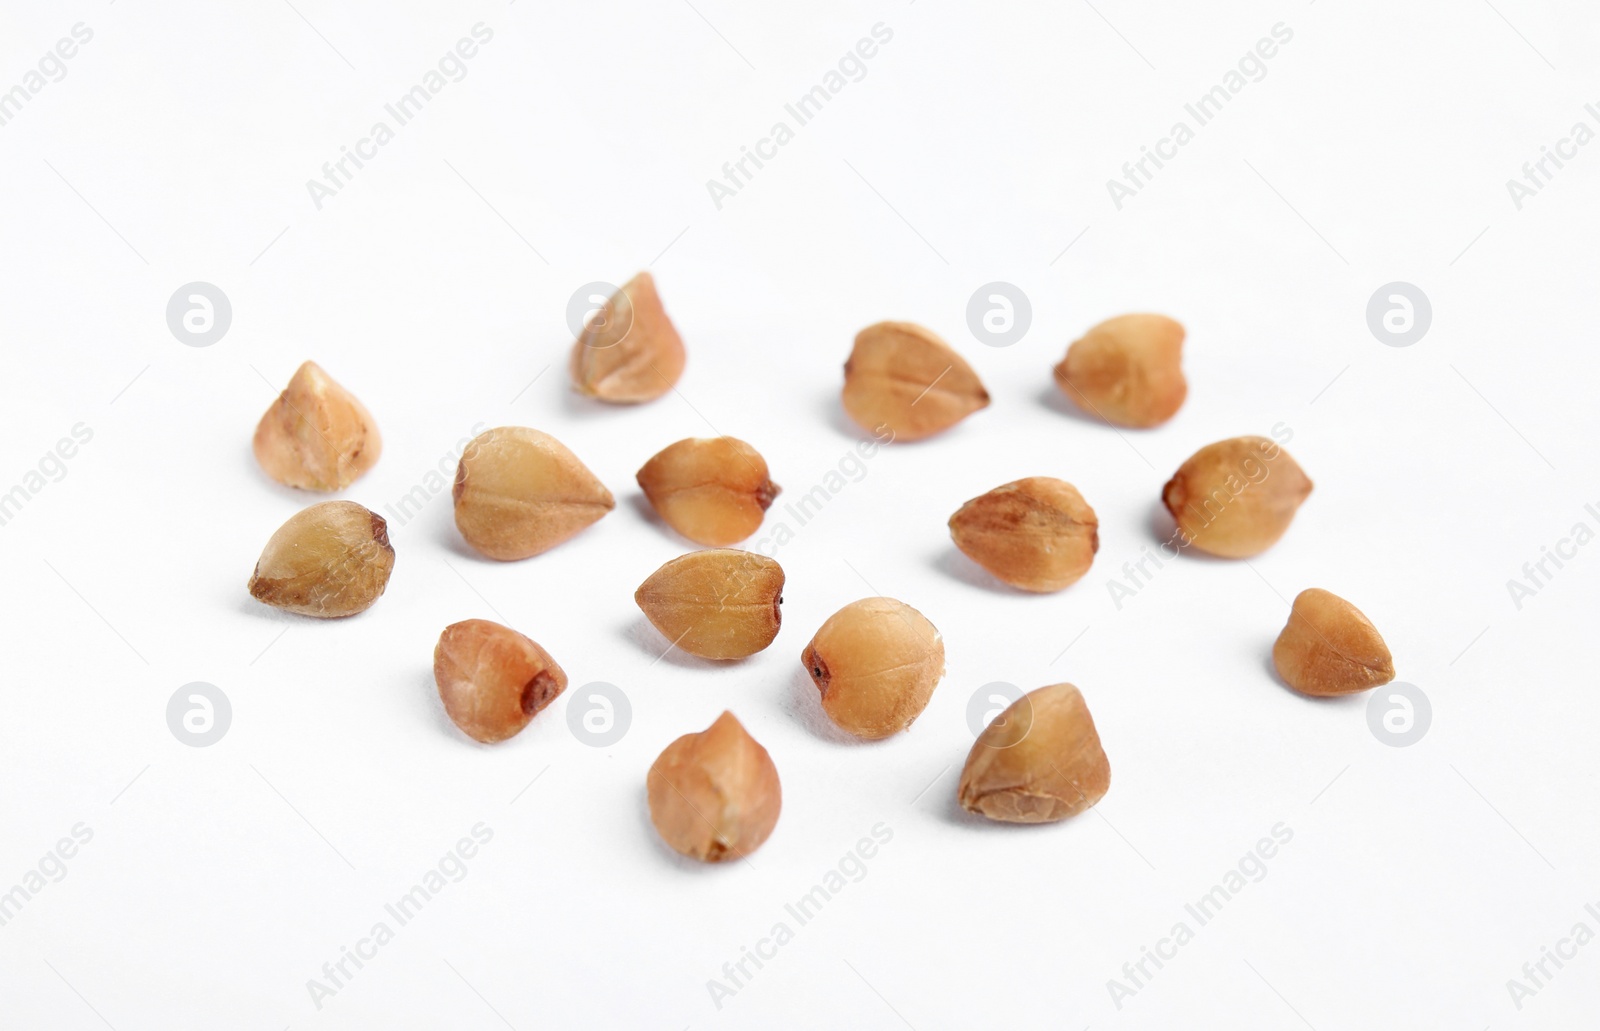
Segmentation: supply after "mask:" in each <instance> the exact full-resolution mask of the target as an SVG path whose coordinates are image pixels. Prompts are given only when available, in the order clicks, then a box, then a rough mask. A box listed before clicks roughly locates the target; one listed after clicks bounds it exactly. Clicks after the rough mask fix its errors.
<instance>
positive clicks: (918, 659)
mask: <svg viewBox="0 0 1600 1031" xmlns="http://www.w3.org/2000/svg"><path fill="white" fill-rule="evenodd" d="M800 662H801V663H802V664H803V665H804V666H805V668H806V671H807V672H808V673H810V674H811V680H812V682H813V683H815V684H816V685H817V691H818V692H819V694H820V695H821V699H822V711H823V712H825V713H827V714H828V718H829V719H831V720H833V722H834V723H835V724H837V725H838V726H839V727H841V728H842V729H844V730H847V731H849V732H850V733H852V734H854V735H855V736H856V737H860V738H866V739H868V740H877V739H879V738H885V737H888V736H890V735H891V734H897V733H899V732H900V731H902V730H904V729H906V728H907V727H909V726H911V723H912V721H913V720H915V719H916V718H917V717H918V716H920V715H921V714H922V710H923V709H925V708H927V706H928V699H929V698H931V697H933V689H934V688H935V687H937V686H938V684H939V681H940V679H941V678H942V677H943V676H944V639H943V638H942V637H940V636H939V631H938V630H936V629H935V628H934V626H933V624H932V623H930V622H928V620H927V617H925V616H924V615H923V614H922V613H920V612H918V611H917V610H916V609H914V608H912V607H911V606H910V605H907V604H906V603H905V602H902V601H896V600H894V599H893V598H863V599H862V600H861V601H856V602H851V603H850V604H849V605H846V606H845V607H844V608H842V609H840V610H839V611H838V612H835V613H834V614H833V615H831V616H829V617H828V620H827V622H825V623H823V624H822V627H821V629H819V630H818V631H817V635H816V636H815V637H813V638H812V639H811V643H810V644H808V645H806V650H805V652H804V653H803V654H802V655H801V656H800Z"/></svg>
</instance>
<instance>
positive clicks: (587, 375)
mask: <svg viewBox="0 0 1600 1031" xmlns="http://www.w3.org/2000/svg"><path fill="white" fill-rule="evenodd" d="M684 361H685V355H684V350H683V338H682V337H680V336H679V335H678V330H677V328H676V327H674V326H673V324H672V320H671V319H669V318H668V317H667V310H666V309H665V308H663V307H662V306H661V295H660V294H658V293H656V281H655V279H654V278H653V277H652V276H651V275H650V273H648V272H641V273H639V274H638V275H636V276H634V277H633V278H632V279H630V280H628V282H627V283H625V284H623V286H622V289H620V290H618V291H617V292H616V293H615V294H612V295H611V299H610V300H608V301H607V302H606V303H605V307H604V308H602V309H601V311H600V313H599V315H598V316H597V317H595V318H594V319H593V320H591V321H590V323H589V324H588V325H587V326H585V327H584V330H583V333H582V335H580V336H579V337H578V341H577V343H575V344H573V345H572V359H571V362H570V371H571V373H572V385H573V387H574V388H575V389H576V390H577V391H578V393H580V394H584V395H586V396H588V397H593V398H598V399H599V400H601V401H611V402H614V403H616V404H637V403H639V402H641V401H653V400H655V399H656V398H658V397H660V396H661V395H662V394H665V393H666V392H667V391H669V390H671V389H672V388H673V385H674V384H676V383H677V382H678V377H679V376H682V375H683V366H684Z"/></svg>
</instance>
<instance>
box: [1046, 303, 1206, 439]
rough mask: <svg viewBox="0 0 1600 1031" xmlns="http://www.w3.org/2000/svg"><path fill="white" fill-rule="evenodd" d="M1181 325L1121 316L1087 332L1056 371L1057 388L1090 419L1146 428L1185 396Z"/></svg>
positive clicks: (1164, 418) (1166, 415)
mask: <svg viewBox="0 0 1600 1031" xmlns="http://www.w3.org/2000/svg"><path fill="white" fill-rule="evenodd" d="M1183 337H1184V332H1183V325H1182V324H1181V323H1179V322H1176V321H1174V320H1173V319H1169V318H1167V317H1166V316H1165V315H1119V316H1117V317H1116V318H1114V319H1107V320H1106V321H1104V322H1102V323H1100V324H1099V325H1098V326H1095V327H1094V328H1092V329H1090V330H1089V332H1087V333H1085V334H1084V335H1083V337H1082V338H1081V339H1079V340H1076V341H1074V342H1073V344H1072V346H1071V347H1069V348H1067V356H1066V357H1065V358H1063V359H1062V360H1061V361H1060V363H1059V364H1057V365H1056V367H1055V377H1056V386H1058V387H1060V388H1061V392H1062V393H1063V394H1066V395H1067V397H1069V398H1071V399H1072V400H1073V401H1074V402H1076V403H1077V404H1078V405H1079V407H1081V408H1083V409H1084V410H1085V411H1087V412H1089V413H1090V414H1092V415H1095V416H1097V417H1099V418H1101V419H1104V420H1106V421H1107V422H1112V423H1116V424H1117V425H1119V426H1132V427H1135V428H1138V429H1146V428H1148V427H1151V426H1159V425H1161V424H1162V423H1164V422H1166V421H1167V420H1168V419H1170V418H1172V417H1173V415H1175V414H1176V413H1177V411H1178V409H1179V408H1181V407H1182V406H1183V400H1184V398H1185V397H1187V396H1188V393H1189V384H1188V382H1187V381H1186V380H1184V378H1183Z"/></svg>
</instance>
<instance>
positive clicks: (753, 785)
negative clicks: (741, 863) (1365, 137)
mask: <svg viewBox="0 0 1600 1031" xmlns="http://www.w3.org/2000/svg"><path fill="white" fill-rule="evenodd" d="M645 789H646V797H647V798H648V800H649V803H650V822H651V823H653V824H655V827H656V832H657V833H659V834H660V835H661V839H662V840H663V841H665V842H666V843H667V844H668V845H670V846H672V849H673V851H675V852H679V853H681V854H683V855H686V856H688V857H690V858H691V859H699V860H701V861H703V862H707V863H721V862H724V861H726V860H729V859H743V858H744V857H745V856H747V855H749V854H750V853H752V852H754V851H755V850H756V849H758V848H760V847H761V843H762V842H763V841H766V840H767V838H768V836H769V835H771V834H772V828H773V827H775V826H777V824H778V812H779V810H781V809H782V808H783V789H782V787H781V786H780V785H779V784H778V768H777V767H776V766H774V765H772V756H770V755H768V754H767V750H766V749H765V748H762V747H761V745H760V744H759V743H758V742H757V741H756V739H755V738H753V737H751V736H750V735H749V733H748V732H746V731H745V729H744V726H743V725H741V724H740V723H739V721H738V720H737V719H734V716H733V713H731V712H724V713H723V714H722V715H721V716H718V717H717V721H716V722H715V723H713V724H711V726H710V727H708V728H707V729H705V730H703V731H701V732H700V733H698V734H685V735H683V736H682V737H680V738H678V740H676V741H674V742H672V744H670V745H668V746H667V747H666V750H665V751H663V752H662V753H661V755H660V756H659V757H658V758H657V759H656V761H655V762H654V763H653V764H652V765H651V767H650V774H649V776H648V777H647V778H645Z"/></svg>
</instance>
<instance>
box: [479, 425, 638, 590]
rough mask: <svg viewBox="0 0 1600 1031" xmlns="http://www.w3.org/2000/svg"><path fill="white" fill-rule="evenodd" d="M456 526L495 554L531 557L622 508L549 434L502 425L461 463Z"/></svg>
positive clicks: (483, 549)
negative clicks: (618, 506) (617, 507)
mask: <svg viewBox="0 0 1600 1031" xmlns="http://www.w3.org/2000/svg"><path fill="white" fill-rule="evenodd" d="M453 496H454V498H455V506H456V527H457V529H459V530H460V531H461V536H462V537H464V538H466V541H467V543H468V544H470V545H472V546H473V547H474V548H476V549H478V550H479V551H481V552H482V553H483V554H485V555H487V556H489V557H490V558H497V559H502V560H510V559H519V558H528V557H530V556H533V555H537V554H539V553H541V552H544V551H548V550H550V549H551V548H553V547H555V546H556V545H557V544H560V543H561V542H563V541H565V540H568V539H569V538H571V537H573V536H574V535H576V534H577V533H578V532H579V531H581V530H583V529H584V528H585V527H587V526H588V525H589V524H591V523H593V522H595V521H597V520H599V519H600V518H601V517H602V516H604V515H605V514H606V513H607V512H609V511H611V510H612V509H613V508H615V507H616V500H615V499H614V498H613V497H612V496H611V492H610V491H609V490H607V489H606V487H605V484H603V483H601V482H600V481H599V480H598V479H596V478H595V475H594V473H592V472H590V471H589V469H588V467H587V466H585V465H584V464H583V463H582V462H580V461H578V456H576V455H574V454H573V453H572V452H571V451H568V450H567V448H566V446H565V445H563V444H562V443H561V442H560V441H559V440H557V439H556V438H554V437H552V436H550V435H549V434H548V433H540V432H539V431H538V430H532V429H528V428H527V427H526V426H501V427H499V428H498V429H492V430H489V431H488V432H486V433H482V434H480V435H479V436H477V437H476V438H474V439H473V441H472V443H470V444H468V445H467V449H466V451H465V452H463V453H462V455H461V462H460V464H459V465H457V466H456V482H455V489H454V491H453Z"/></svg>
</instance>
